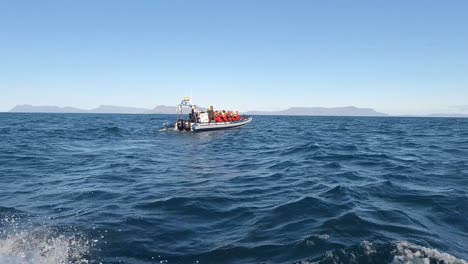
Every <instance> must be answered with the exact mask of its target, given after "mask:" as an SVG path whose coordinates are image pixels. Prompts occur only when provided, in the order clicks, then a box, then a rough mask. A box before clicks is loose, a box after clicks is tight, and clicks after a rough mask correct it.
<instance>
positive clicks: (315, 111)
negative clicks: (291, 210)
mask: <svg viewBox="0 0 468 264" xmlns="http://www.w3.org/2000/svg"><path fill="white" fill-rule="evenodd" d="M175 111H176V107H175V106H166V105H159V106H156V107H154V108H153V109H147V108H138V107H125V106H113V105H101V106H99V107H97V108H93V109H89V110H87V109H80V108H75V107H68V106H66V107H58V106H33V105H17V106H15V107H13V108H12V109H11V110H10V111H9V112H12V113H90V114H91V113H98V114H175ZM246 114H248V115H303V116H388V115H387V114H385V113H380V112H377V111H375V110H374V109H372V108H360V107H355V106H346V107H330V108H328V107H291V108H288V109H285V110H280V111H248V112H246ZM426 116H430V117H468V115H466V114H449V113H447V114H445V113H437V114H431V115H426Z"/></svg>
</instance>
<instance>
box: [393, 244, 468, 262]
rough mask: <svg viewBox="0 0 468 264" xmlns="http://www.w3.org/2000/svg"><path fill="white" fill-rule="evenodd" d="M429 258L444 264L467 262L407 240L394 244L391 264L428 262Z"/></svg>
mask: <svg viewBox="0 0 468 264" xmlns="http://www.w3.org/2000/svg"><path fill="white" fill-rule="evenodd" d="M431 260H436V261H437V263H445V264H468V262H466V261H465V260H463V259H459V258H456V257H454V256H452V255H450V254H447V253H443V252H439V251H438V250H437V249H432V248H427V247H423V246H418V245H415V244H412V243H409V242H405V241H403V242H398V243H397V244H396V252H395V257H394V259H393V262H392V263H393V264H401V263H405V264H406V263H411V264H429V263H431Z"/></svg>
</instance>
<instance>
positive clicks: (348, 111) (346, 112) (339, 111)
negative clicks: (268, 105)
mask: <svg viewBox="0 0 468 264" xmlns="http://www.w3.org/2000/svg"><path fill="white" fill-rule="evenodd" d="M247 114H249V115H302V116H387V114H384V113H380V112H377V111H375V110H374V109H371V108H359V107H355V106H346V107H332V108H327V107H291V108H289V109H286V110H281V111H250V112H247Z"/></svg>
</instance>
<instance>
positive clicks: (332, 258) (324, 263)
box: [296, 241, 468, 264]
mask: <svg viewBox="0 0 468 264" xmlns="http://www.w3.org/2000/svg"><path fill="white" fill-rule="evenodd" d="M339 263H349V264H353V263H366V264H373V263H375V264H384V263H390V264H426V263H427V264H429V263H431V264H432V263H437V264H467V263H468V262H466V261H465V260H463V259H459V258H457V257H455V256H452V255H450V254H447V253H443V252H440V251H439V250H437V249H433V248H428V247H423V246H419V245H416V244H413V243H410V242H407V241H399V242H393V243H372V242H368V241H364V242H362V243H360V244H359V245H356V246H352V247H349V248H344V249H339V250H334V251H331V252H328V253H327V254H325V255H324V256H322V257H321V258H319V259H316V260H301V261H298V262H296V264H339Z"/></svg>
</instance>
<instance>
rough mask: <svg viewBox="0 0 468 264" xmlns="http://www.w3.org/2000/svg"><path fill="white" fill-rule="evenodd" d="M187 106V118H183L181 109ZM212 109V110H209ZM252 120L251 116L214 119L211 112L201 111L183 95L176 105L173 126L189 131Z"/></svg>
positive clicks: (216, 128)
mask: <svg viewBox="0 0 468 264" xmlns="http://www.w3.org/2000/svg"><path fill="white" fill-rule="evenodd" d="M184 107H185V108H189V109H190V113H189V118H188V119H183V118H182V115H183V113H182V112H183V111H182V110H183V109H184ZM211 111H212V110H211ZM251 121H252V117H245V116H243V117H238V119H237V120H232V121H223V122H219V121H216V122H215V121H214V120H213V112H212V113H211V114H210V113H209V110H208V111H201V110H200V109H199V108H198V107H197V106H196V105H194V104H192V102H191V101H190V98H188V97H185V98H184V100H182V102H181V103H180V104H179V105H178V106H177V121H176V123H175V126H174V130H176V131H190V132H201V131H211V130H220V129H228V128H234V127H240V126H244V125H247V124H248V123H250V122H251Z"/></svg>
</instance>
